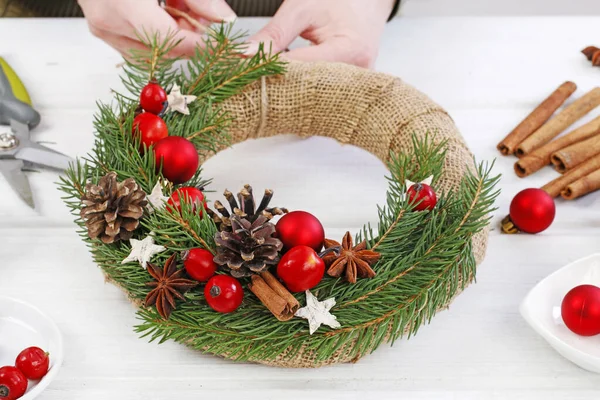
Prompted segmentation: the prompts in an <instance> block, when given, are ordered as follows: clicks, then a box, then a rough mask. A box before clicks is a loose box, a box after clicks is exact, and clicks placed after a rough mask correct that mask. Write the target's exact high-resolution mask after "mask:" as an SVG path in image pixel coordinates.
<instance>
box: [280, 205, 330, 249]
mask: <svg viewBox="0 0 600 400" xmlns="http://www.w3.org/2000/svg"><path fill="white" fill-rule="evenodd" d="M275 228H276V230H277V237H278V238H279V240H281V241H282V242H283V246H284V247H285V248H286V249H291V248H292V247H294V246H300V245H304V246H308V247H312V248H313V249H315V251H319V250H321V248H322V247H323V241H324V240H325V230H324V229H323V225H321V222H319V220H318V219H317V217H315V216H314V215H312V214H310V213H307V212H306V211H292V212H291V213H288V214H286V215H284V216H283V217H281V219H280V220H279V221H278V222H277V225H275Z"/></svg>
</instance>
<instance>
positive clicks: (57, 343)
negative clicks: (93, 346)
mask: <svg viewBox="0 0 600 400" xmlns="http://www.w3.org/2000/svg"><path fill="white" fill-rule="evenodd" d="M30 346H37V347H39V348H41V349H43V350H45V351H47V352H49V353H50V370H49V371H48V374H46V376H44V377H43V378H42V379H40V380H39V381H29V386H28V388H27V393H25V395H24V396H23V397H21V398H20V400H31V399H34V398H35V397H37V396H38V395H39V394H40V393H41V392H42V391H43V390H44V389H45V388H46V387H47V386H48V385H49V384H50V382H51V381H52V379H54V377H55V376H56V374H57V373H58V370H59V368H60V366H61V364H62V361H63V342H62V337H61V335H60V332H59V330H58V328H57V326H56V324H55V323H54V322H53V321H52V320H51V319H50V318H48V316H46V314H44V313H43V312H41V311H40V310H39V309H37V308H36V307H34V306H32V305H31V304H29V303H26V302H24V301H21V300H17V299H14V298H12V297H3V296H0V367H2V366H4V365H15V359H16V358H17V355H18V354H19V353H20V352H21V350H23V349H25V348H27V347H30Z"/></svg>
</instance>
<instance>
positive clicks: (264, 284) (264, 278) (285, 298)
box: [248, 272, 300, 321]
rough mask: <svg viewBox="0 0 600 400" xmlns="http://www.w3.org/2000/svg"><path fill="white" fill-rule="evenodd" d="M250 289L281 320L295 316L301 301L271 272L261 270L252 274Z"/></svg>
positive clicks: (287, 319)
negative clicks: (258, 273) (256, 273)
mask: <svg viewBox="0 0 600 400" xmlns="http://www.w3.org/2000/svg"><path fill="white" fill-rule="evenodd" d="M251 279H252V281H251V282H250V284H249V285H248V287H249V289H250V290H251V291H252V293H254V294H255V295H256V297H258V298H259V300H260V301H261V302H262V303H263V304H264V305H265V307H267V308H268V309H269V311H271V313H272V314H273V315H274V316H275V318H277V319H278V320H280V321H289V320H290V319H292V318H293V317H294V314H295V313H296V311H298V307H300V303H298V300H296V298H295V297H294V296H292V294H291V293H290V292H289V291H288V290H287V289H286V288H285V287H284V286H283V285H282V284H281V283H279V281H278V280H277V278H275V277H274V276H273V274H271V273H270V272H261V273H260V275H252V278H251Z"/></svg>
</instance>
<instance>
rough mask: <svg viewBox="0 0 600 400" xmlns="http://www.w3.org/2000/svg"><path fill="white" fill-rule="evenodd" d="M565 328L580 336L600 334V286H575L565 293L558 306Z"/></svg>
mask: <svg viewBox="0 0 600 400" xmlns="http://www.w3.org/2000/svg"><path fill="white" fill-rule="evenodd" d="M560 312H561V315H562V319H563V321H565V325H567V328H569V329H570V330H572V331H573V332H575V333H576V334H578V335H581V336H594V335H599V334H600V287H598V286H594V285H580V286H576V287H574V288H573V289H571V290H570V291H569V293H567V295H566V296H565V298H564V299H563V301H562V305H561V308H560Z"/></svg>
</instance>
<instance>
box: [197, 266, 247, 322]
mask: <svg viewBox="0 0 600 400" xmlns="http://www.w3.org/2000/svg"><path fill="white" fill-rule="evenodd" d="M204 297H205V298H206V302H207V303H208V305H209V306H210V308H212V309H213V310H215V311H217V312H220V313H230V312H233V311H235V310H237V308H238V307H239V306H240V304H242V300H244V290H243V289H242V285H241V284H240V281H238V280H237V279H235V278H234V277H232V276H229V275H215V276H213V277H212V278H210V279H209V281H208V283H207V284H206V286H205V287H204Z"/></svg>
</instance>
